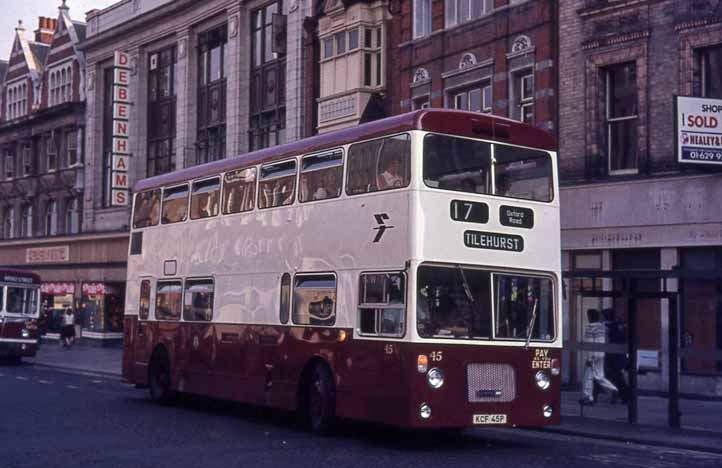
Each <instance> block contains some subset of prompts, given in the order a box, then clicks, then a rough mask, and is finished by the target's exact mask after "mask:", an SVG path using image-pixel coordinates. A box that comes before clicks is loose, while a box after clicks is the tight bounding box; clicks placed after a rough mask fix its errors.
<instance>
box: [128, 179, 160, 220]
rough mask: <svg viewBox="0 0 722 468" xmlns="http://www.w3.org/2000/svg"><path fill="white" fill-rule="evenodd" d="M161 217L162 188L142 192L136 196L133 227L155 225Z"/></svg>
mask: <svg viewBox="0 0 722 468" xmlns="http://www.w3.org/2000/svg"><path fill="white" fill-rule="evenodd" d="M159 219H160V189H158V190H149V191H147V192H141V193H139V194H137V195H136V196H135V205H134V207H133V228H134V229H140V228H144V227H148V226H155V225H156V224H158V221H159Z"/></svg>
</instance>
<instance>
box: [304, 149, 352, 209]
mask: <svg viewBox="0 0 722 468" xmlns="http://www.w3.org/2000/svg"><path fill="white" fill-rule="evenodd" d="M342 180H343V152H342V151H340V150H336V151H332V152H329V153H323V154H316V155H312V156H306V157H304V158H303V160H302V162H301V182H300V184H301V186H300V190H299V195H298V197H299V199H300V201H301V203H304V202H307V201H315V200H325V199H327V198H337V197H339V196H341V181H342Z"/></svg>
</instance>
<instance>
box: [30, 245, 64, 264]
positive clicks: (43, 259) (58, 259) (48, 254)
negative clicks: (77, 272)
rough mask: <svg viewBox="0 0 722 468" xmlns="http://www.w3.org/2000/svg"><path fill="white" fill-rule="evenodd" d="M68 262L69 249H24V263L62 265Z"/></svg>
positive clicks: (59, 247) (61, 247)
mask: <svg viewBox="0 0 722 468" xmlns="http://www.w3.org/2000/svg"><path fill="white" fill-rule="evenodd" d="M69 261H70V247H69V246H67V245H60V246H55V247H34V248H30V249H25V263H63V262H69Z"/></svg>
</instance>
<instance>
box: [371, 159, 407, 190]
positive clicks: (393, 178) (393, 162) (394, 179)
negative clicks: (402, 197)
mask: <svg viewBox="0 0 722 468" xmlns="http://www.w3.org/2000/svg"><path fill="white" fill-rule="evenodd" d="M376 184H377V185H378V188H379V190H386V189H389V188H394V187H401V186H403V185H404V178H403V176H402V175H401V160H400V159H399V158H398V157H393V158H391V159H390V160H389V161H388V163H387V164H386V168H385V169H384V171H383V172H381V173H380V174H379V175H378V177H377V178H376Z"/></svg>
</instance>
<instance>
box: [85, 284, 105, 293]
mask: <svg viewBox="0 0 722 468" xmlns="http://www.w3.org/2000/svg"><path fill="white" fill-rule="evenodd" d="M104 294H105V284H104V283H83V296H96V295H97V296H102V295H104Z"/></svg>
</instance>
